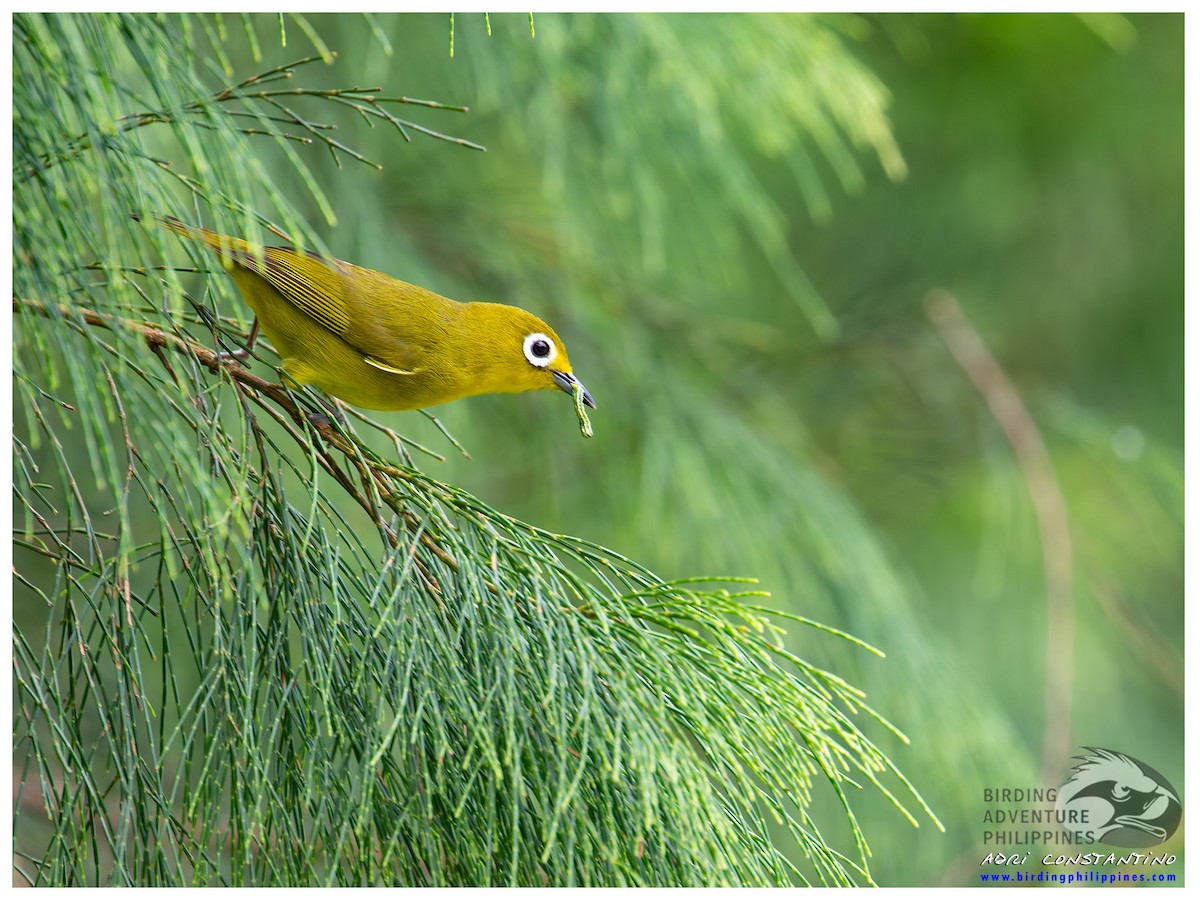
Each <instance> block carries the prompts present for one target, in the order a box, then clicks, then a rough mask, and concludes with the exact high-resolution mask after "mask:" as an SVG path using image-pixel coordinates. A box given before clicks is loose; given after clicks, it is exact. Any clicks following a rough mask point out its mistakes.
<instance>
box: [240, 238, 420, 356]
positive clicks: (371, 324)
mask: <svg viewBox="0 0 1200 900" xmlns="http://www.w3.org/2000/svg"><path fill="white" fill-rule="evenodd" d="M233 255H234V257H235V261H236V262H237V264H238V265H240V266H241V267H243V268H245V269H248V270H249V271H251V272H253V273H254V274H256V275H258V276H259V277H261V278H262V279H263V280H264V281H266V282H267V283H268V284H270V285H271V287H273V288H275V290H277V291H278V292H279V294H280V295H281V296H282V297H283V298H284V299H285V300H286V301H287V302H289V303H291V304H292V305H293V306H295V307H296V308H297V309H299V310H301V311H302V312H304V313H305V314H306V315H308V316H309V317H310V318H312V319H313V320H314V321H316V322H317V323H318V324H319V325H321V326H322V327H324V328H327V329H328V330H329V331H332V332H333V333H334V334H336V335H337V336H338V337H340V338H341V339H342V340H343V341H345V342H346V343H347V344H349V345H350V346H351V347H353V348H355V349H356V350H358V351H360V352H361V353H362V355H363V360H364V361H365V362H366V363H367V364H368V365H371V366H374V367H375V368H377V369H379V370H380V371H383V372H389V373H392V374H395V375H411V374H414V373H415V372H417V371H419V370H420V367H421V366H420V357H421V356H423V355H424V354H423V353H422V352H421V349H422V348H421V344H420V342H418V341H416V340H414V339H413V336H412V335H404V334H400V333H397V327H396V325H397V322H396V318H397V317H395V316H389V317H387V318H388V325H389V327H387V328H383V327H382V324H383V323H382V322H376V321H374V319H378V318H379V317H380V313H381V312H382V310H371V309H364V308H362V307H363V300H362V298H360V297H359V296H358V292H356V291H353V290H350V289H349V288H348V285H347V280H346V276H348V275H350V273H351V271H352V270H354V269H356V268H357V267H354V266H350V265H349V264H348V263H342V262H340V261H338V260H333V259H326V258H325V257H323V256H319V255H317V254H315V253H299V252H297V251H295V250H292V249H290V248H288V247H265V248H264V249H263V253H262V257H261V258H259V257H256V256H255V255H254V254H253V253H252V252H249V251H235V252H234V254H233ZM359 271H360V272H361V271H362V270H359Z"/></svg>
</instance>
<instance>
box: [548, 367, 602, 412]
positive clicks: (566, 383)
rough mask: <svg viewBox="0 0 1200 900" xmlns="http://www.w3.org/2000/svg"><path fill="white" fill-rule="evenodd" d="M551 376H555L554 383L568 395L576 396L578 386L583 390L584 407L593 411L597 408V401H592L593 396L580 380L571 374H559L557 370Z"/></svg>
mask: <svg viewBox="0 0 1200 900" xmlns="http://www.w3.org/2000/svg"><path fill="white" fill-rule="evenodd" d="M550 374H551V375H553V376H554V383H555V384H557V385H558V386H559V387H560V388H562V389H563V390H564V391H566V392H567V393H568V394H574V393H575V385H577V384H578V385H579V386H580V387H581V388H583V405H584V406H590V407H591V408H592V409H595V408H596V401H595V400H593V399H592V395H591V394H590V393H589V392H588V389H587V388H585V387H583V384H582V383H581V382H580V381H579V379H578V378H576V377H575V376H574V375H572V374H571V373H570V372H559V371H557V370H556V371H554V372H551V373H550Z"/></svg>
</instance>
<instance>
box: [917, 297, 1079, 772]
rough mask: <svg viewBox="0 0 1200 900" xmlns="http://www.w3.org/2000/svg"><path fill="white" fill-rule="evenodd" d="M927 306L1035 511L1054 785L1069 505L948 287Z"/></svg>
mask: <svg viewBox="0 0 1200 900" xmlns="http://www.w3.org/2000/svg"><path fill="white" fill-rule="evenodd" d="M925 312H926V315H927V316H928V317H929V320H930V321H931V322H932V323H933V324H934V326H935V327H936V328H937V329H938V331H939V333H940V334H941V336H942V339H943V340H944V341H945V342H946V346H947V347H948V348H949V349H950V353H951V354H952V355H953V356H954V359H955V360H956V361H957V362H958V364H959V366H961V367H962V370H963V372H964V373H966V376H967V378H969V379H970V381H971V383H972V384H973V385H974V386H975V389H976V390H977V391H979V393H980V395H981V396H982V397H983V399H984V402H986V403H987V406H988V409H989V410H990V411H991V413H992V417H993V418H994V419H995V420H996V423H997V424H998V425H999V426H1000V429H1001V430H1002V431H1003V432H1004V436H1005V438H1007V439H1008V442H1009V444H1010V445H1011V446H1012V449H1013V454H1014V455H1015V456H1016V458H1017V464H1018V465H1019V466H1020V467H1021V474H1022V476H1023V477H1024V479H1025V486H1026V489H1027V490H1028V491H1029V499H1030V501H1031V502H1032V504H1033V511H1034V515H1035V517H1036V518H1037V525H1038V534H1039V536H1040V538H1041V544H1042V567H1043V571H1044V575H1045V581H1046V654H1045V656H1046V662H1045V717H1046V718H1045V732H1044V734H1043V737H1042V782H1043V783H1044V784H1047V785H1056V784H1058V783H1060V781H1061V779H1062V773H1063V769H1064V767H1065V765H1066V762H1067V757H1068V756H1069V754H1070V716H1071V668H1072V666H1071V660H1072V648H1073V643H1074V634H1075V607H1074V595H1073V590H1072V580H1073V576H1072V565H1073V564H1072V551H1071V529H1070V523H1069V520H1068V516H1067V505H1066V501H1065V500H1064V499H1063V494H1062V489H1061V488H1060V487H1059V484H1058V479H1057V477H1056V476H1055V474H1054V466H1053V464H1052V463H1051V461H1050V454H1049V453H1048V452H1047V450H1046V444H1045V442H1044V441H1043V440H1042V435H1041V432H1040V431H1039V430H1038V427H1037V424H1036V423H1035V422H1034V421H1033V417H1032V416H1030V415H1029V411H1028V410H1027V409H1026V408H1025V404H1024V403H1022V402H1021V397H1020V395H1019V394H1018V393H1017V390H1016V388H1015V387H1014V386H1013V384H1012V382H1011V381H1009V379H1008V376H1006V375H1005V374H1004V370H1003V369H1001V368H1000V365H999V363H997V362H996V359H995V357H993V356H992V354H991V353H990V352H988V349H987V347H986V346H985V345H984V343H983V341H982V340H981V339H980V337H979V333H978V332H977V331H976V330H975V329H974V328H973V327H972V326H971V323H970V322H969V321H968V320H967V317H966V316H965V315H964V314H963V311H962V309H961V308H960V307H959V305H958V301H957V300H955V299H954V296H953V295H952V294H950V293H949V292H947V291H934V292H933V293H931V294H929V296H928V297H926V298H925Z"/></svg>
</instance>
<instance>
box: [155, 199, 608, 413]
mask: <svg viewBox="0 0 1200 900" xmlns="http://www.w3.org/2000/svg"><path fill="white" fill-rule="evenodd" d="M160 221H161V223H162V224H163V225H164V226H165V227H167V228H169V229H170V230H172V231H175V232H178V233H179V234H181V235H183V236H184V237H187V238H190V239H191V240H193V241H197V242H199V243H202V244H205V245H207V246H208V247H210V248H212V250H214V251H215V252H216V254H217V255H218V256H219V257H220V259H221V262H222V264H223V265H224V266H225V268H226V269H227V270H228V271H229V274H230V275H232V276H233V280H234V282H235V283H236V284H237V286H238V288H239V289H240V290H241V292H242V296H243V297H245V298H246V302H247V303H248V304H249V305H250V308H251V309H253V310H254V314H255V316H256V317H257V318H256V319H255V323H254V327H253V329H252V330H251V333H250V334H251V337H250V342H251V343H253V340H254V337H255V336H256V335H257V333H258V328H259V326H260V325H261V327H262V330H263V331H264V332H266V334H267V337H269V338H270V339H271V342H272V343H273V344H274V345H275V349H276V350H278V351H279V355H280V357H281V358H282V360H283V368H284V371H285V372H287V374H288V376H289V377H290V378H292V379H294V380H295V381H297V382H298V383H300V384H312V385H315V386H317V387H319V388H320V389H321V390H323V391H325V392H326V393H328V394H332V395H333V396H335V397H340V398H341V399H342V400H345V401H346V402H347V403H350V404H353V405H354V406H361V407H364V408H366V409H381V410H397V409H423V408H425V407H427V406H436V405H437V404H439V403H448V402H449V401H451V400H457V399H459V398H460V397H469V396H472V395H474V394H492V393H516V392H519V391H536V390H542V389H545V388H558V389H560V390H563V391H566V392H567V393H568V394H572V395H575V396H576V398H577V399H576V407H577V410H578V412H579V413H580V419H581V422H582V421H584V418H585V417H584V416H583V413H582V408H581V407H580V406H579V400H580V399H582V402H583V403H584V404H586V405H587V406H590V407H591V408H592V409H595V408H596V403H595V401H594V400H593V399H592V395H591V394H590V393H589V392H588V391H587V389H586V388H584V387H583V385H582V384H581V383H580V382H579V380H578V379H577V378H576V377H575V376H574V375H573V374H572V373H571V363H570V361H569V360H568V359H567V350H566V348H565V347H564V346H563V344H562V341H561V340H560V339H559V337H558V335H557V334H555V333H554V329H553V328H551V327H550V326H549V325H547V324H546V323H545V322H543V321H542V320H541V319H539V318H538V317H537V316H535V315H533V314H532V313H528V312H526V311H525V310H523V309H518V308H517V307H515V306H505V305H503V304H500V303H460V302H458V301H457V300H451V299H449V298H447V297H442V296H440V295H438V294H435V293H434V292H433V291H428V290H426V289H425V288H422V287H417V286H416V285H415V284H408V283H407V282H404V281H399V280H397V279H395V278H392V277H390V276H388V275H384V274H383V273H382V272H376V271H374V270H372V269H364V268H362V267H361V266H355V265H351V264H350V263H347V262H342V261H341V260H337V259H326V258H325V257H323V256H320V255H318V254H316V253H312V252H305V253H302V252H299V251H297V250H294V249H292V248H291V247H264V248H262V249H261V250H260V251H259V252H258V253H256V252H255V248H254V247H252V246H251V245H250V244H248V243H246V242H245V241H243V240H240V239H239V238H234V237H227V236H225V235H222V234H217V233H216V232H213V231H209V230H207V229H204V228H197V227H194V226H191V225H186V224H184V223H183V222H181V221H179V220H178V219H176V218H173V217H164V218H162V219H160Z"/></svg>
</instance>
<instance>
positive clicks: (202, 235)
mask: <svg viewBox="0 0 1200 900" xmlns="http://www.w3.org/2000/svg"><path fill="white" fill-rule="evenodd" d="M130 218H132V219H133V220H134V221H135V222H140V221H142V217H141V216H140V215H139V214H138V213H130ZM154 221H156V222H158V224H159V225H161V226H162V227H163V228H166V229H167V230H168V231H173V232H175V233H176V234H181V235H183V236H184V237H185V238H187V239H188V240H192V241H195V242H196V243H198V244H204V245H205V246H206V247H210V248H211V249H212V250H214V251H215V252H216V253H217V254H218V255H219V256H231V255H235V254H244V253H248V252H250V245H249V244H247V243H246V242H245V241H243V240H241V239H240V238H235V237H229V235H225V234H218V233H217V232H215V231H209V230H208V229H207V228H200V227H199V226H197V225H188V224H187V223H186V222H181V221H180V220H179V219H177V218H175V217H174V216H160V215H157V214H155V216H154Z"/></svg>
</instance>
